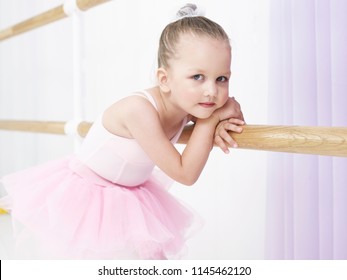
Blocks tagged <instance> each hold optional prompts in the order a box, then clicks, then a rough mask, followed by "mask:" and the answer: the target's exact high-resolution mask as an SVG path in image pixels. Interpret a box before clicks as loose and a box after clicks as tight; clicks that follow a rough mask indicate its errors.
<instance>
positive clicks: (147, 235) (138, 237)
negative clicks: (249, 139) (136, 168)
mask: <svg viewBox="0 0 347 280" xmlns="http://www.w3.org/2000/svg"><path fill="white" fill-rule="evenodd" d="M1 182H2V183H3V184H4V186H5V188H6V190H7V192H8V197H7V200H8V199H11V203H10V204H11V210H10V213H11V216H12V219H13V221H14V222H15V224H17V225H19V226H17V227H16V228H15V229H14V230H15V232H16V244H15V247H16V248H17V250H18V251H21V250H20V248H21V246H23V244H28V243H30V244H31V245H30V246H31V247H33V248H31V249H30V250H27V249H26V248H27V247H25V246H27V245H25V246H24V247H23V248H25V249H22V252H23V250H24V251H25V252H27V255H26V256H25V257H24V258H52V259H53V258H58V259H133V258H135V259H165V258H180V257H182V255H183V254H184V253H185V251H186V249H185V242H186V239H187V237H188V235H189V233H190V231H191V229H192V228H193V227H192V225H193V222H194V219H195V214H193V212H192V211H191V210H189V209H188V208H187V207H186V206H184V205H183V204H182V203H181V202H179V201H178V200H177V199H176V198H174V197H173V196H172V195H171V194H170V193H169V192H168V191H167V190H166V189H165V188H163V187H162V186H161V185H160V184H159V182H158V181H157V180H156V178H155V177H154V176H152V177H151V178H150V179H149V180H148V181H146V182H145V183H143V184H141V185H140V186H137V187H124V186H119V185H116V184H114V183H112V182H110V181H107V180H105V179H103V178H102V177H100V176H98V175H97V174H95V173H94V172H92V171H91V170H90V169H88V168H87V167H85V166H84V165H82V164H80V163H79V162H78V161H77V160H76V159H75V158H74V157H69V158H63V159H59V160H56V161H52V162H49V163H45V164H43V165H39V166H36V167H33V168H29V169H27V170H24V171H20V172H17V173H14V174H10V175H7V176H5V177H4V178H2V180H1ZM33 252H36V253H35V254H34V253H33ZM31 253H33V255H32V256H31ZM34 255H35V256H34Z"/></svg>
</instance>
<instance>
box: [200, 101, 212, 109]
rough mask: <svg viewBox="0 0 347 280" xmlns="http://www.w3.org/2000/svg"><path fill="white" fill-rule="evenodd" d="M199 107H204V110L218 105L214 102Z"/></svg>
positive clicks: (204, 103) (201, 104) (203, 103)
mask: <svg viewBox="0 0 347 280" xmlns="http://www.w3.org/2000/svg"><path fill="white" fill-rule="evenodd" d="M199 105H200V106H201V107H204V108H212V107H214V106H215V105H216V103H214V102H202V103H199Z"/></svg>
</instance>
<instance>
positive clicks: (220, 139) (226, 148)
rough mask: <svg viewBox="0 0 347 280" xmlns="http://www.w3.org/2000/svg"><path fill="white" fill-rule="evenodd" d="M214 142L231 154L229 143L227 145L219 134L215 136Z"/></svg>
mask: <svg viewBox="0 0 347 280" xmlns="http://www.w3.org/2000/svg"><path fill="white" fill-rule="evenodd" d="M214 142H215V144H216V145H217V146H218V147H219V148H221V150H222V151H223V152H224V153H226V154H229V149H228V147H227V145H225V142H224V141H223V139H222V138H221V137H220V136H218V135H217V136H215V138H214Z"/></svg>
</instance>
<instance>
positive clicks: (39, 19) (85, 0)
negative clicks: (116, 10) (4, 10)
mask: <svg viewBox="0 0 347 280" xmlns="http://www.w3.org/2000/svg"><path fill="white" fill-rule="evenodd" d="M108 1H110V0H76V5H77V7H78V8H79V9H80V10H81V11H87V10H89V9H90V8H93V7H95V6H97V5H100V4H103V3H105V2H108ZM67 16H68V15H67V14H66V13H65V11H64V4H62V5H60V6H58V7H55V8H52V9H50V10H48V11H46V12H43V13H41V14H39V15H37V16H34V17H32V18H29V19H27V20H25V21H22V22H20V23H18V24H15V25H13V26H11V27H8V28H6V29H4V30H1V31H0V41H3V40H6V39H9V38H11V37H14V36H16V35H19V34H21V33H24V32H27V31H30V30H32V29H35V28H38V27H41V26H44V25H47V24H49V23H52V22H55V21H58V20H60V19H63V18H65V17H67Z"/></svg>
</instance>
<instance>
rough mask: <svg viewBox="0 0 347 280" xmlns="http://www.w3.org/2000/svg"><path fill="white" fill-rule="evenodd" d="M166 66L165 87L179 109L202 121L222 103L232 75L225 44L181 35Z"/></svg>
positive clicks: (229, 58)
mask: <svg viewBox="0 0 347 280" xmlns="http://www.w3.org/2000/svg"><path fill="white" fill-rule="evenodd" d="M168 63H169V68H168V69H167V86H168V87H169V90H170V93H171V101H172V102H173V103H174V104H175V105H176V106H178V107H180V109H182V110H183V111H185V112H186V113H187V114H190V115H192V116H194V117H197V118H201V119H204V118H208V117H210V116H211V114H212V113H213V112H214V111H215V110H216V109H217V108H220V107H222V106H223V105H224V104H225V102H226V100H227V98H228V95H229V79H230V75H231V72H230V64H231V48H230V45H229V44H228V42H225V41H223V40H218V39H213V38H210V37H207V36H200V37H198V36H194V35H192V34H183V35H181V38H180V41H179V43H178V44H177V48H176V53H175V57H174V58H171V59H170V60H169V61H168Z"/></svg>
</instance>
